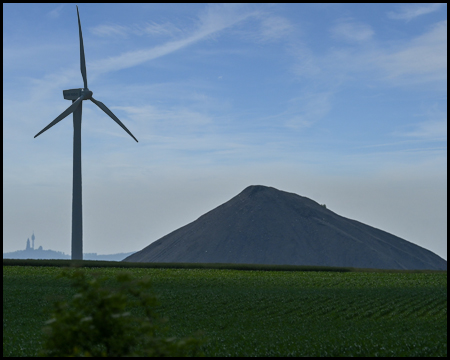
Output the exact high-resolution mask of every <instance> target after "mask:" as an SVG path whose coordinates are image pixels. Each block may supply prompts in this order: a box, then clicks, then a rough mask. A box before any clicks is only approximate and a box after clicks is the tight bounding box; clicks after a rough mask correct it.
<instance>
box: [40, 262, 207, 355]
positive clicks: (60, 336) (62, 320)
mask: <svg viewBox="0 0 450 360" xmlns="http://www.w3.org/2000/svg"><path fill="white" fill-rule="evenodd" d="M63 276H65V277H69V278H70V279H72V286H73V287H74V288H75V289H76V294H75V295H74V296H73V297H72V298H71V299H70V300H69V301H67V302H56V303H55V310H54V312H53V314H52V318H51V319H50V320H49V321H47V323H46V326H45V327H44V329H43V332H44V346H43V350H42V353H41V355H43V356H95V357H97V356H194V355H201V353H200V351H199V347H200V345H201V343H202V341H201V340H199V339H198V338H194V337H189V338H184V339H175V338H167V337H164V336H163V335H164V334H165V333H166V331H167V327H166V326H165V325H164V322H165V321H164V319H162V318H161V317H159V316H158V315H157V313H155V310H154V309H155V308H156V306H157V301H156V297H155V296H154V295H153V294H151V293H150V291H149V287H150V282H149V280H142V279H141V280H133V279H132V277H131V275H130V274H128V273H119V274H117V275H116V278H115V280H116V282H115V284H113V285H114V286H111V279H108V278H106V277H99V276H96V277H94V278H88V277H87V276H86V274H85V272H84V271H82V270H75V271H71V272H69V271H65V272H63ZM108 283H109V284H108ZM130 310H132V311H133V312H141V313H140V314H139V316H136V315H133V314H132V312H131V311H130Z"/></svg>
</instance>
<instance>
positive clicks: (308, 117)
mask: <svg viewBox="0 0 450 360" xmlns="http://www.w3.org/2000/svg"><path fill="white" fill-rule="evenodd" d="M330 97H331V93H329V92H322V93H309V94H306V95H304V96H300V97H297V98H294V99H291V101H290V102H289V103H290V104H289V110H288V111H286V112H285V113H283V114H282V115H283V117H284V118H287V119H288V120H287V121H286V122H285V126H287V127H288V128H291V129H297V130H298V129H304V128H308V127H311V126H312V125H313V124H314V123H316V122H317V121H319V120H321V119H322V118H323V117H325V116H326V115H327V114H328V113H329V111H330V110H331V103H330Z"/></svg>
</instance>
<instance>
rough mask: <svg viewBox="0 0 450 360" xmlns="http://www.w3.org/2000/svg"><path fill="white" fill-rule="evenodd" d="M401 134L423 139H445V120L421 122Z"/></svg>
mask: <svg viewBox="0 0 450 360" xmlns="http://www.w3.org/2000/svg"><path fill="white" fill-rule="evenodd" d="M401 135H402V136H404V137H410V138H417V139H423V140H433V141H439V140H441V141H445V140H447V120H446V119H444V120H437V121H425V122H421V123H419V124H416V125H414V128H413V129H412V130H410V131H407V132H405V133H403V134H401Z"/></svg>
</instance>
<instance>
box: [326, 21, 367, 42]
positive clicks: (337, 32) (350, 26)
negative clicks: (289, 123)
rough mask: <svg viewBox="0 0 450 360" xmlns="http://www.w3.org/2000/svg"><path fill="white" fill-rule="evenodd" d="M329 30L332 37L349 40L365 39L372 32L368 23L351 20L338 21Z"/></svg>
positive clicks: (358, 40)
mask: <svg viewBox="0 0 450 360" xmlns="http://www.w3.org/2000/svg"><path fill="white" fill-rule="evenodd" d="M330 31H331V35H332V36H333V37H334V38H336V39H340V40H344V41H349V42H361V41H367V40H370V39H371V38H372V36H373V34H374V31H373V30H372V28H371V27H370V26H369V25H367V24H364V23H361V22H355V21H351V20H341V21H339V23H338V24H336V25H335V26H334V27H332V28H331V30H330Z"/></svg>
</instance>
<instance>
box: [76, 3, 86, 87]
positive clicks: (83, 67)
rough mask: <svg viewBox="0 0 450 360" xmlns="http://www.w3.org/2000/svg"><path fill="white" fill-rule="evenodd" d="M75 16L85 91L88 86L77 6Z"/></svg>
mask: <svg viewBox="0 0 450 360" xmlns="http://www.w3.org/2000/svg"><path fill="white" fill-rule="evenodd" d="M77 15H78V29H79V30H80V68H81V75H82V76H83V81H84V88H85V89H87V88H88V86H87V76H86V60H85V58H84V45H83V34H82V33H81V22H80V13H79V12H78V6H77Z"/></svg>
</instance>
